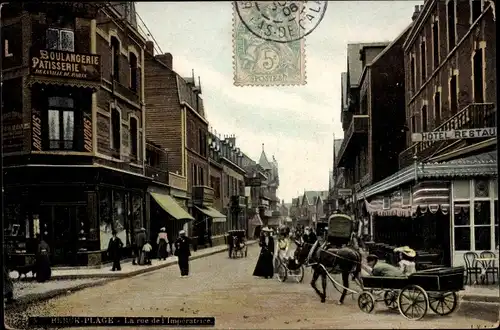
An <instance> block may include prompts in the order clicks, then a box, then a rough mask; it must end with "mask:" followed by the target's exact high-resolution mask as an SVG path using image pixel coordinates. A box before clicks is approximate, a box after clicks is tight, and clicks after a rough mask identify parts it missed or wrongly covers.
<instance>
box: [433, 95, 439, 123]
mask: <svg viewBox="0 0 500 330" xmlns="http://www.w3.org/2000/svg"><path fill="white" fill-rule="evenodd" d="M434 119H435V121H436V126H438V125H439V124H440V123H441V92H436V94H434Z"/></svg>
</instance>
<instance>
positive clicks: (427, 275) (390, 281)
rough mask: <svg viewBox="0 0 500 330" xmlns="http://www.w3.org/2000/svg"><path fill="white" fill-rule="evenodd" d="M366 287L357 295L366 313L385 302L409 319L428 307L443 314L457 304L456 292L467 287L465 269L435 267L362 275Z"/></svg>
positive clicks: (447, 312) (422, 314) (421, 316)
mask: <svg viewBox="0 0 500 330" xmlns="http://www.w3.org/2000/svg"><path fill="white" fill-rule="evenodd" d="M363 286H364V290H363V292H362V293H361V294H360V295H359V298H358V306H359V308H360V309H361V310H362V311H363V312H366V313H371V312H372V311H373V309H374V308H375V304H376V302H382V301H383V302H384V303H385V305H386V306H387V307H388V308H390V309H396V308H397V309H399V312H400V313H401V315H403V316H404V317H406V318H407V319H409V320H420V319H421V318H423V317H424V316H425V315H426V314H427V310H428V308H430V309H431V310H432V311H433V312H434V313H436V314H439V315H441V316H444V315H448V314H451V313H453V312H454V311H455V310H456V308H457V306H458V295H457V292H458V291H460V290H463V289H464V268H463V267H452V268H434V269H428V270H423V271H418V272H416V273H413V274H411V275H409V276H408V277H384V276H367V277H363ZM382 294H383V298H382Z"/></svg>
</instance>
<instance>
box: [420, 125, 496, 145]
mask: <svg viewBox="0 0 500 330" xmlns="http://www.w3.org/2000/svg"><path fill="white" fill-rule="evenodd" d="M495 136H497V129H496V127H486V128H469V129H457V130H451V131H436V132H423V133H413V134H412V135H411V140H412V141H413V142H430V141H444V140H457V139H477V138H490V137H495Z"/></svg>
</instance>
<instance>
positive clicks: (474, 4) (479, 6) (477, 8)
mask: <svg viewBox="0 0 500 330" xmlns="http://www.w3.org/2000/svg"><path fill="white" fill-rule="evenodd" d="M483 5H484V3H483V0H470V6H471V8H470V14H471V22H470V23H471V24H473V23H474V22H475V21H477V19H478V18H479V16H481V13H482V12H483Z"/></svg>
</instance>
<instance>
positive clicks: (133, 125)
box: [130, 117, 137, 157]
mask: <svg viewBox="0 0 500 330" xmlns="http://www.w3.org/2000/svg"><path fill="white" fill-rule="evenodd" d="M130 153H131V154H132V156H134V157H137V119H136V118H134V117H131V118H130Z"/></svg>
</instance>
